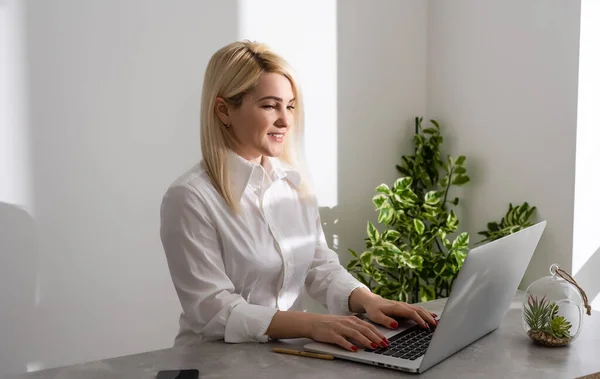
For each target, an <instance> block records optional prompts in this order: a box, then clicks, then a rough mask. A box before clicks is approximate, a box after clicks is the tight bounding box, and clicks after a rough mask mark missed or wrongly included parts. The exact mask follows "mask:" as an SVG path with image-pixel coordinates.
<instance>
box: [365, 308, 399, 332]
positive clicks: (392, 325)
mask: <svg viewBox="0 0 600 379" xmlns="http://www.w3.org/2000/svg"><path fill="white" fill-rule="evenodd" d="M369 318H370V319H371V320H373V321H374V322H376V323H378V324H380V325H383V326H385V327H387V328H389V329H396V328H397V327H398V322H397V321H396V320H394V319H393V318H391V317H390V316H388V315H386V314H385V313H384V312H383V311H382V310H380V309H378V310H376V311H374V312H372V313H370V314H369Z"/></svg>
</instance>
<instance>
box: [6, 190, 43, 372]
mask: <svg viewBox="0 0 600 379" xmlns="http://www.w3.org/2000/svg"><path fill="white" fill-rule="evenodd" d="M36 251H37V249H36V233H35V221H34V220H33V218H32V217H31V216H30V215H29V214H28V213H27V212H26V211H25V210H24V209H22V208H20V207H18V206H16V205H12V204H7V203H3V202H0V278H1V283H2V286H1V287H0V341H2V343H0V376H3V375H7V374H14V373H22V372H25V371H26V369H27V364H28V363H29V362H31V361H32V360H33V359H32V358H34V357H32V356H31V355H32V354H33V352H32V348H33V346H34V341H33V336H34V333H33V330H34V319H33V315H34V311H35V288H36V271H37V270H36V267H37V263H36V262H37V257H36V256H37V254H36Z"/></svg>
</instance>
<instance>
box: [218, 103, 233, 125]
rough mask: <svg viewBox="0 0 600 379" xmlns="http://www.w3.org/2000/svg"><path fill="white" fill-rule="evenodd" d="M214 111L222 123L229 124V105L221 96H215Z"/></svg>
mask: <svg viewBox="0 0 600 379" xmlns="http://www.w3.org/2000/svg"><path fill="white" fill-rule="evenodd" d="M215 113H216V114H217V117H219V119H220V120H221V122H222V123H223V124H224V125H229V124H231V119H230V116H229V106H228V104H227V102H226V101H225V99H223V98H222V97H217V99H216V100H215Z"/></svg>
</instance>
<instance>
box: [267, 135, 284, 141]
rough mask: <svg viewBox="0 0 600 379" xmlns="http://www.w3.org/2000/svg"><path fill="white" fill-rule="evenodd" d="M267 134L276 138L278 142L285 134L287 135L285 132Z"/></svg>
mask: <svg viewBox="0 0 600 379" xmlns="http://www.w3.org/2000/svg"><path fill="white" fill-rule="evenodd" d="M267 135H268V136H269V138H270V139H272V140H275V141H277V142H282V141H283V136H285V133H267Z"/></svg>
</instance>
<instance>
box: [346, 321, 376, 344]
mask: <svg viewBox="0 0 600 379" xmlns="http://www.w3.org/2000/svg"><path fill="white" fill-rule="evenodd" d="M356 328H357V325H355V327H354V328H350V327H344V328H343V329H342V334H343V335H344V336H345V337H347V338H350V339H351V340H352V341H354V342H355V343H356V344H358V345H360V346H362V347H363V348H365V349H375V348H377V344H376V343H375V342H373V341H371V340H370V339H368V338H367V336H365V335H364V334H363V333H361V332H360V331H359V330H358V329H356Z"/></svg>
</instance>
